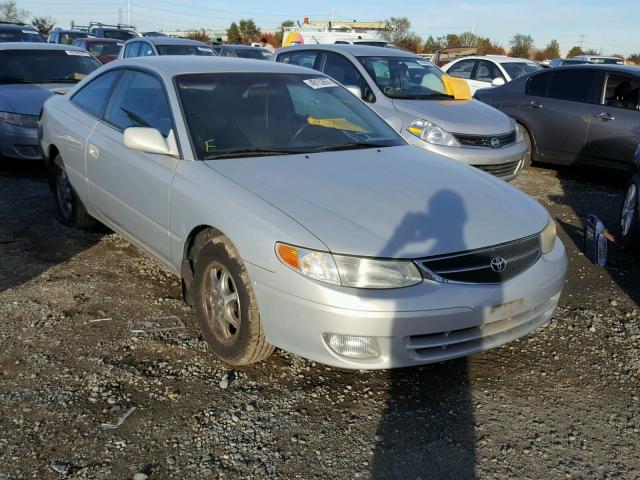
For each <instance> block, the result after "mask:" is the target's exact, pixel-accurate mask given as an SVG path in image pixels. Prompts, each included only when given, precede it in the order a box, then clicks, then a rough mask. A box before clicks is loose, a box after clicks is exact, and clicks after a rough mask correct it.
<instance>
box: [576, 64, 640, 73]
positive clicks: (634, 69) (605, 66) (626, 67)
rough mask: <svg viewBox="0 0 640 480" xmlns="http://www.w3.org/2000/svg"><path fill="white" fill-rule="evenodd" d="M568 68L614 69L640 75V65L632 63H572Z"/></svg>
mask: <svg viewBox="0 0 640 480" xmlns="http://www.w3.org/2000/svg"><path fill="white" fill-rule="evenodd" d="M566 68H576V69H578V68H579V69H582V70H584V69H589V68H593V69H601V70H613V71H616V72H620V73H634V74H636V75H640V67H637V66H632V65H616V64H615V63H609V64H607V63H581V64H579V65H571V66H570V67H566Z"/></svg>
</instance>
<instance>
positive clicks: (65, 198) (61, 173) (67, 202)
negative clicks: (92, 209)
mask: <svg viewBox="0 0 640 480" xmlns="http://www.w3.org/2000/svg"><path fill="white" fill-rule="evenodd" d="M56 195H57V198H58V206H59V207H60V212H61V213H62V216H63V217H64V218H70V217H71V215H72V214H73V190H71V183H69V177H67V172H65V170H64V168H61V167H58V169H57V175H56Z"/></svg>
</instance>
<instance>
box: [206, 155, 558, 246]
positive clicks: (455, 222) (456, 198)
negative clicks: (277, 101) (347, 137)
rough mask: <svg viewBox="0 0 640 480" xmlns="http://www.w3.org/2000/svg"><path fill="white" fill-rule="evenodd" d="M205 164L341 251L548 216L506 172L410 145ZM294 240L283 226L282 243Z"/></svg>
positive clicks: (474, 232) (505, 237)
mask: <svg viewBox="0 0 640 480" xmlns="http://www.w3.org/2000/svg"><path fill="white" fill-rule="evenodd" d="M206 163H207V165H208V166H210V167H211V168H213V169H214V170H216V171H217V172H219V173H220V174H222V175H224V176H226V177H227V178H229V179H231V180H232V181H234V182H236V183H237V184H239V185H241V186H242V187H244V188H246V189H247V190H249V191H251V192H253V193H255V194H256V195H258V196H260V197H261V198H262V199H264V200H265V201H267V202H269V203H270V204H272V205H273V206H274V207H276V208H278V209H279V210H281V211H282V212H284V213H286V214H287V215H289V216H290V217H291V218H293V219H294V220H296V221H297V222H298V223H300V224H301V225H303V226H304V227H305V228H307V229H308V230H309V231H310V232H312V233H313V234H314V235H315V236H316V237H318V238H319V239H320V240H321V241H322V242H324V244H325V245H327V247H328V248H329V250H330V251H332V252H333V253H346V254H352V255H363V256H375V257H394V258H418V257H423V256H429V255H439V254H443V253H450V252H458V251H464V250H470V249H474V248H480V247H486V246H490V245H495V244H499V243H503V242H507V241H510V240H515V239H518V238H522V237H526V236H528V235H532V234H535V233H538V232H540V231H541V230H542V229H543V228H544V227H545V226H546V224H547V222H548V220H549V215H548V213H547V212H546V210H545V209H544V208H543V207H542V206H541V205H539V204H538V203H537V202H535V201H533V200H532V199H531V198H529V197H528V196H526V195H525V194H523V193H522V192H520V191H519V190H516V189H515V188H513V187H511V186H510V185H508V184H507V183H505V182H503V181H502V180H498V179H496V178H494V177H491V176H489V175H488V174H485V173H484V172H480V171H478V170H476V169H474V168H473V167H469V166H466V165H463V164H461V163H458V162H456V161H453V160H449V159H446V158H445V157H441V156H439V155H435V154H432V153H429V152H425V151H424V150H421V149H419V148H417V147H411V146H402V147H392V148H382V149H379V150H376V149H366V150H349V151H341V152H327V153H318V154H309V155H308V158H307V157H306V156H304V155H288V156H279V157H258V158H242V159H229V160H210V161H207V162H206ZM214 197H215V195H214ZM295 240H296V239H295V238H287V237H286V234H283V238H282V241H284V242H291V243H295Z"/></svg>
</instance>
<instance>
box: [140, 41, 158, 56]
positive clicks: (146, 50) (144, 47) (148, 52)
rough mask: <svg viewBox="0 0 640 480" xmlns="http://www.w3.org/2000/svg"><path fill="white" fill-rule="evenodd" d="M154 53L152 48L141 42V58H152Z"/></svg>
mask: <svg viewBox="0 0 640 480" xmlns="http://www.w3.org/2000/svg"><path fill="white" fill-rule="evenodd" d="M155 54H156V52H154V51H153V47H152V46H151V45H149V44H148V43H147V42H142V51H141V52H140V55H141V56H142V57H153V56H154V55H155Z"/></svg>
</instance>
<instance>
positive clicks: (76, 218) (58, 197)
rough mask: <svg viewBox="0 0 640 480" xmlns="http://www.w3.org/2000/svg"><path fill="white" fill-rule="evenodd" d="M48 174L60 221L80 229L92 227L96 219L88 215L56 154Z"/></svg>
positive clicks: (59, 157)
mask: <svg viewBox="0 0 640 480" xmlns="http://www.w3.org/2000/svg"><path fill="white" fill-rule="evenodd" d="M50 175H51V178H50V184H51V186H52V188H53V196H54V199H55V202H56V209H57V210H58V216H59V217H60V221H61V222H62V223H63V224H64V225H66V226H67V227H74V228H81V229H90V228H92V227H94V226H95V224H96V219H94V218H93V217H92V216H91V215H89V213H88V212H87V209H86V208H85V207H84V205H83V203H82V201H81V200H80V198H79V197H78V194H77V193H76V192H75V190H74V189H73V187H72V186H71V182H69V177H68V176H67V170H66V169H65V166H64V163H63V161H62V157H61V156H60V155H57V156H56V158H55V159H54V160H53V168H52V169H51V173H50Z"/></svg>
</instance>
